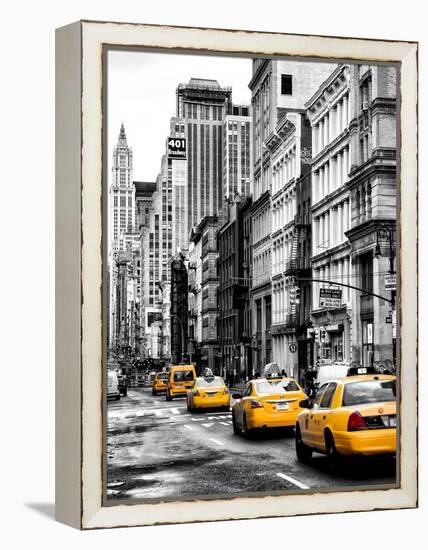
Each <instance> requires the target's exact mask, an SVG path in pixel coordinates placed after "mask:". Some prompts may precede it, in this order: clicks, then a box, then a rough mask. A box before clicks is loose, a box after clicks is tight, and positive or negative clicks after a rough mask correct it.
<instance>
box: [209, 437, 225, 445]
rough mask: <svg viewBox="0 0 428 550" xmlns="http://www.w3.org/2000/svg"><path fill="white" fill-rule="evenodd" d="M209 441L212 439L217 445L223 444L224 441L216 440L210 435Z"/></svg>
mask: <svg viewBox="0 0 428 550" xmlns="http://www.w3.org/2000/svg"><path fill="white" fill-rule="evenodd" d="M210 441H214V443H217V445H224V443H222V442H221V441H218V440H217V439H214V438H213V437H210Z"/></svg>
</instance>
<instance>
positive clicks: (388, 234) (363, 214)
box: [346, 65, 397, 372]
mask: <svg viewBox="0 0 428 550" xmlns="http://www.w3.org/2000/svg"><path fill="white" fill-rule="evenodd" d="M349 70H350V92H351V93H350V100H349V116H350V124H349V133H350V146H351V155H350V172H349V177H348V181H347V187H348V190H349V193H350V203H351V214H350V228H349V229H348V231H347V233H346V236H347V238H348V239H349V242H350V247H351V259H352V281H353V284H354V285H355V286H357V287H359V288H362V289H364V290H367V291H368V292H373V293H374V294H377V295H378V296H383V297H386V298H387V299H390V300H391V302H387V301H386V300H382V299H380V298H378V297H375V296H372V295H370V294H368V293H364V292H354V293H353V294H352V344H351V345H352V359H353V362H354V363H355V364H357V365H362V366H370V365H376V366H378V367H380V368H386V369H387V370H389V371H391V372H395V368H396V339H395V338H396V336H395V331H396V307H395V295H396V289H395V284H394V282H393V281H394V280H395V277H396V275H395V272H396V259H395V256H396V252H395V250H396V219H397V202H396V179H397V173H396V151H397V136H396V96H397V75H396V69H395V68H394V67H386V66H382V65H376V66H369V65H351V66H350V69H349ZM391 282H392V284H391Z"/></svg>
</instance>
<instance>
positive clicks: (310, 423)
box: [301, 384, 328, 447]
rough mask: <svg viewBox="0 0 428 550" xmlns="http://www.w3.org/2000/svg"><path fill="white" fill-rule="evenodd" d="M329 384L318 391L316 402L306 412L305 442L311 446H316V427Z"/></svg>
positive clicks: (302, 428) (303, 428) (303, 430)
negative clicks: (318, 413)
mask: <svg viewBox="0 0 428 550" xmlns="http://www.w3.org/2000/svg"><path fill="white" fill-rule="evenodd" d="M327 385H328V384H323V385H322V386H321V387H320V388H319V389H318V391H317V393H316V395H315V399H314V402H313V403H312V406H311V408H310V409H309V410H308V411H307V412H306V415H305V419H304V425H303V426H301V431H302V438H303V442H304V443H306V444H307V445H309V446H311V447H312V446H314V444H315V439H316V427H317V417H316V414H317V412H318V409H319V406H320V403H321V399H322V396H323V394H324V391H325V390H326V388H327Z"/></svg>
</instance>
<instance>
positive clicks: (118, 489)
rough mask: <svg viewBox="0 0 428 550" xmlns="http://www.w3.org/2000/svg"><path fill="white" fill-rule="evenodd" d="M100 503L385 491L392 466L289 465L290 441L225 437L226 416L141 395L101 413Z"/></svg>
mask: <svg viewBox="0 0 428 550" xmlns="http://www.w3.org/2000/svg"><path fill="white" fill-rule="evenodd" d="M107 466H108V470H107V473H108V479H107V498H108V499H110V500H116V499H133V500H135V499H165V498H183V497H184V498H185V497H188V498H191V497H198V496H214V495H222V494H223V495H224V494H228V495H237V494H238V493H254V492H260V491H266V492H269V493H270V494H273V493H274V492H278V491H279V492H282V491H290V492H299V491H302V490H310V491H314V490H317V489H322V490H326V489H331V488H334V489H336V490H337V489H341V488H346V487H349V488H352V487H353V486H358V487H359V488H361V487H364V486H368V485H370V486H373V485H391V484H394V482H395V468H396V462H395V460H394V459H392V458H388V459H385V458H379V459H377V460H376V459H372V460H367V461H357V462H355V461H353V462H352V463H349V465H347V466H346V467H345V468H344V469H343V470H341V471H340V472H338V471H332V470H331V469H330V468H329V464H328V462H327V459H326V457H324V456H322V455H318V454H314V457H313V459H312V461H311V463H310V464H309V465H304V464H301V463H299V462H298V461H297V459H296V454H295V447H294V433H292V432H279V433H278V432H275V433H273V432H266V433H262V434H258V435H257V436H256V437H254V438H252V439H245V438H243V437H241V436H237V435H234V434H233V431H232V415H231V412H225V411H207V412H205V411H204V412H194V413H189V412H188V411H187V408H186V399H185V398H177V399H174V400H173V401H172V402H167V401H165V396H164V395H163V394H162V395H159V396H152V394H151V390H150V389H149V388H131V389H128V396H127V397H122V398H121V400H120V401H109V402H108V405H107Z"/></svg>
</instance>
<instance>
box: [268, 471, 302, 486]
mask: <svg viewBox="0 0 428 550" xmlns="http://www.w3.org/2000/svg"><path fill="white" fill-rule="evenodd" d="M276 475H277V476H279V477H282V479H285V480H286V481H289V482H290V483H292V484H293V485H296V486H297V487H300V489H309V487H308V486H307V485H303V483H300V481H297V480H296V479H293V478H292V477H289V476H286V475H285V474H282V473H281V472H278V473H277V474H276Z"/></svg>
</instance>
